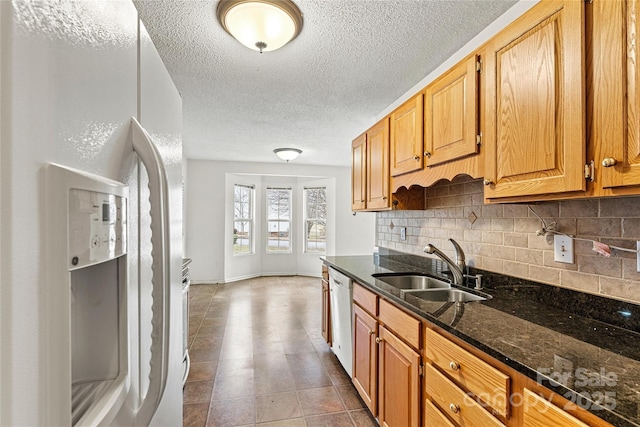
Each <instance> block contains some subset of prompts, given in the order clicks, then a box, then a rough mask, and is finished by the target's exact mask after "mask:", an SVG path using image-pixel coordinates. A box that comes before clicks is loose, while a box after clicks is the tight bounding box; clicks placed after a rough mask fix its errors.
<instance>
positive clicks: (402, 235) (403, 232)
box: [400, 227, 407, 240]
mask: <svg viewBox="0 0 640 427" xmlns="http://www.w3.org/2000/svg"><path fill="white" fill-rule="evenodd" d="M400 240H407V227H401V228H400Z"/></svg>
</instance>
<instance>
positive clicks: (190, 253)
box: [185, 160, 375, 283]
mask: <svg viewBox="0 0 640 427" xmlns="http://www.w3.org/2000/svg"><path fill="white" fill-rule="evenodd" d="M232 175H233V178H234V179H239V178H240V177H242V179H247V180H249V181H251V183H253V184H254V185H256V219H257V220H259V219H260V218H261V216H258V215H259V214H258V212H260V213H262V212H264V201H263V200H262V197H263V193H264V191H263V189H264V187H265V186H266V185H267V184H266V183H269V184H273V183H275V182H283V180H284V181H289V184H290V186H291V187H292V188H295V190H294V206H293V208H294V210H296V212H298V211H301V204H300V205H298V203H299V202H297V201H295V200H297V199H300V196H301V192H302V189H303V187H304V185H313V183H316V182H317V181H318V180H321V179H322V180H325V181H326V183H327V190H328V193H329V194H328V200H327V203H328V204H329V205H330V204H333V206H334V207H333V208H330V207H329V206H328V209H329V211H330V214H329V215H328V218H327V225H328V227H330V229H331V228H332V229H333V230H335V237H333V238H332V237H328V242H327V255H365V254H371V253H372V250H373V246H374V241H375V214H374V213H358V215H357V216H353V215H352V213H351V170H350V169H349V168H343V167H329V166H310V165H301V164H295V163H286V164H285V163H281V164H280V163H250V162H219V161H208V160H188V166H187V178H186V181H187V182H188V183H189V185H188V187H187V189H186V192H187V194H186V203H187V209H186V211H187V213H186V227H187V228H186V236H185V237H186V239H185V240H186V253H185V256H186V257H188V258H192V259H193V263H192V264H191V270H190V272H191V277H192V280H193V282H194V283H224V282H225V281H232V280H237V279H239V278H243V277H254V276H258V275H262V274H315V275H319V274H320V271H321V270H320V261H319V259H318V256H317V255H311V254H304V255H301V249H302V240H301V238H302V232H301V228H300V227H301V224H299V221H298V223H296V224H295V225H294V227H296V229H295V230H296V231H295V233H294V245H295V248H296V249H297V250H296V253H295V254H293V255H294V256H292V257H287V256H286V255H284V256H283V255H269V256H268V257H267V256H266V255H265V253H264V248H263V247H262V240H261V237H260V234H256V237H257V239H256V253H255V255H252V256H236V257H233V255H232V243H233V242H232V233H230V231H229V230H230V229H231V227H232V224H231V222H230V218H232V215H233V212H232V211H231V209H232V202H233V184H234V182H231V180H230V179H229V177H230V176H232ZM251 175H253V176H251ZM275 177H280V178H275ZM283 177H290V178H283ZM235 183H240V182H239V181H238V182H235ZM246 183H249V182H248V181H246ZM332 188H333V191H331V189H332ZM296 196H297V197H296ZM260 215H261V214H260ZM332 239H333V240H332ZM277 257H283V258H281V259H280V260H278V258H277ZM274 259H275V260H276V261H274ZM281 260H287V263H285V262H280V261H281ZM314 263H315V264H316V265H317V267H314Z"/></svg>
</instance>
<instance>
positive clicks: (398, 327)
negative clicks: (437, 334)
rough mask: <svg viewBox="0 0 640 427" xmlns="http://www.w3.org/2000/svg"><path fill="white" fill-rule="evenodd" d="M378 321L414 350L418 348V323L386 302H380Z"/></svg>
mask: <svg viewBox="0 0 640 427" xmlns="http://www.w3.org/2000/svg"><path fill="white" fill-rule="evenodd" d="M378 320H380V322H382V323H384V324H385V325H386V326H387V327H388V328H389V329H391V330H393V331H394V332H395V333H396V334H397V335H398V336H399V337H400V338H402V339H403V340H405V341H406V342H407V343H408V344H409V345H411V346H413V347H414V348H416V349H418V348H420V321H419V320H418V319H415V318H413V317H411V316H409V315H408V314H407V313H405V312H404V311H402V310H400V309H399V308H397V307H396V306H394V305H393V304H391V303H390V302H388V301H385V300H380V313H379V314H378Z"/></svg>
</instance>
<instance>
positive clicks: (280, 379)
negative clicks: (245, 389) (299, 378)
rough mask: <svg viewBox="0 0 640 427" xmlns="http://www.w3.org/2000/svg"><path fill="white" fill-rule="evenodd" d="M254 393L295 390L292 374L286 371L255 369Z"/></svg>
mask: <svg viewBox="0 0 640 427" xmlns="http://www.w3.org/2000/svg"><path fill="white" fill-rule="evenodd" d="M254 384H255V394H256V395H261V394H275V393H284V392H286V391H295V390H296V385H295V383H294V382H293V376H292V375H291V373H290V372H289V370H286V371H269V372H262V371H257V372H256V373H255V374H254Z"/></svg>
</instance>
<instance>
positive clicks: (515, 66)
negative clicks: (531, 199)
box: [483, 0, 586, 199]
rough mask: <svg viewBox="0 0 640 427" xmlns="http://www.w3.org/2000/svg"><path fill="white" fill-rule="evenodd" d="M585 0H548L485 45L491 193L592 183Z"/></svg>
mask: <svg viewBox="0 0 640 427" xmlns="http://www.w3.org/2000/svg"><path fill="white" fill-rule="evenodd" d="M584 26H585V22H584V2H582V1H573V0H565V1H544V2H541V3H538V4H537V5H536V6H534V7H533V8H532V9H531V10H529V11H528V12H527V13H525V14H524V15H523V16H522V17H520V18H519V19H518V20H516V21H515V22H514V23H513V24H511V25H510V26H508V27H507V28H506V29H504V30H503V31H501V32H500V33H498V35H496V37H495V38H493V39H492V41H491V42H489V44H488V45H487V47H486V49H487V50H486V54H485V55H483V58H484V59H485V64H486V66H485V67H484V69H483V73H486V75H485V78H486V80H485V86H486V104H485V105H486V123H485V136H486V147H485V148H486V151H485V156H486V157H485V158H486V164H485V166H486V170H485V178H486V180H485V183H486V184H487V186H486V187H485V198H488V199H491V198H500V197H511V196H530V195H537V194H546V193H562V192H567V191H579V190H584V189H585V188H586V181H585V179H584V165H585V152H586V141H585V94H584V87H585V86H584V85H585V72H584Z"/></svg>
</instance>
